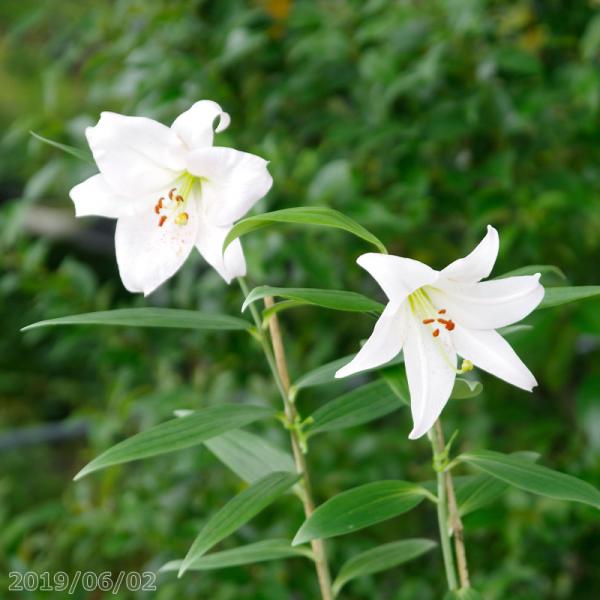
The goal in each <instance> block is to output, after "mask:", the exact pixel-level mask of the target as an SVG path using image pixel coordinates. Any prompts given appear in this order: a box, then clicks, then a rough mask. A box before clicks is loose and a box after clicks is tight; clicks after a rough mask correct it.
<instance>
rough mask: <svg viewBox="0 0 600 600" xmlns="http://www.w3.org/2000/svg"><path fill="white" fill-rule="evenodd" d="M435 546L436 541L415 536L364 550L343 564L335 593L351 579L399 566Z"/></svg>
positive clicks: (335, 584) (335, 585) (334, 589)
mask: <svg viewBox="0 0 600 600" xmlns="http://www.w3.org/2000/svg"><path fill="white" fill-rule="evenodd" d="M435 546H436V543H435V542H432V541H431V540H426V539H421V538H415V539H410V540H402V541H399V542H391V543H389V544H383V545H382V546H378V547H377V548H373V549H371V550H367V551H366V552H362V553H361V554H358V555H357V556H354V557H352V558H351V559H350V560H349V561H347V562H346V563H345V564H344V565H342V568H341V569H340V572H339V573H338V576H337V577H336V579H335V581H334V582H333V595H334V597H335V596H337V595H338V594H339V593H340V590H341V589H342V587H343V586H344V585H345V584H346V583H348V581H350V580H351V579H356V578H357V577H364V576H365V575H372V574H373V573H379V572H381V571H386V570H388V569H391V568H393V567H397V566H398V565H401V564H403V563H405V562H408V561H410V560H413V559H415V558H417V557H419V556H421V555H422V554H425V553H426V552H429V551H430V550H432V549H433V548H435Z"/></svg>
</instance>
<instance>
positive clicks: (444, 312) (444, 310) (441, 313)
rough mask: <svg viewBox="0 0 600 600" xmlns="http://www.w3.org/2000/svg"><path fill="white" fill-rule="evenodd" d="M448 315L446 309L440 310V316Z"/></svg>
mask: <svg viewBox="0 0 600 600" xmlns="http://www.w3.org/2000/svg"><path fill="white" fill-rule="evenodd" d="M445 314H446V309H445V308H442V309H441V310H438V315H445Z"/></svg>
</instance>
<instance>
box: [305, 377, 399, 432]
mask: <svg viewBox="0 0 600 600" xmlns="http://www.w3.org/2000/svg"><path fill="white" fill-rule="evenodd" d="M403 406H405V405H404V403H403V402H402V401H401V400H400V399H399V398H398V396H397V395H396V394H395V393H394V391H393V390H392V389H391V388H390V386H389V385H388V384H387V383H386V382H385V381H381V380H380V381H374V382H372V383H367V384H366V385H363V386H361V387H359V388H357V389H355V390H352V391H350V392H348V393H346V394H343V395H342V396H339V397H338V398H335V400H331V402H328V403H327V404H324V405H323V406H321V408H319V409H317V410H316V411H315V412H314V413H313V414H312V415H311V416H312V418H313V419H314V423H312V424H311V425H309V427H308V428H307V433H308V435H309V436H312V435H315V434H317V433H322V432H324V431H333V430H335V429H346V428H347V427H355V426H357V425H362V424H363V423H368V422H369V421H373V420H374V419H378V418H380V417H383V416H384V415H387V414H389V413H391V412H393V411H395V410H398V409H399V408H402V407H403Z"/></svg>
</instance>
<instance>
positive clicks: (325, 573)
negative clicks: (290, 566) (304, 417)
mask: <svg viewBox="0 0 600 600" xmlns="http://www.w3.org/2000/svg"><path fill="white" fill-rule="evenodd" d="M238 282H239V284H240V288H241V289H242V292H243V294H244V297H247V296H248V292H249V290H248V286H247V285H246V281H245V280H244V279H243V278H242V277H240V278H238ZM264 302H265V306H266V307H267V308H268V307H270V306H272V305H273V299H272V298H270V297H267V298H265V301H264ZM250 312H251V313H252V318H253V319H254V323H255V325H256V329H257V334H258V336H259V340H260V343H261V346H262V348H263V352H264V354H265V358H266V359H267V362H268V363H269V367H270V369H271V373H272V375H273V378H274V380H275V383H276V384H277V388H278V389H279V392H280V394H281V398H282V400H283V407H284V412H285V420H286V423H287V425H286V429H287V430H288V431H289V432H290V441H291V445H292V453H293V456H294V464H295V467H296V472H297V473H299V474H300V475H302V495H301V497H302V504H303V506H304V514H305V516H306V518H307V519H308V517H310V516H311V515H312V513H313V512H314V510H315V504H314V501H313V498H312V487H311V483H310V475H309V470H308V465H307V463H306V457H305V455H304V449H303V448H304V443H303V439H302V432H301V430H300V429H301V428H300V427H298V426H297V424H298V423H299V422H300V417H299V415H298V411H297V410H296V405H295V404H294V403H293V402H292V401H291V399H290V393H289V391H290V378H289V373H288V368H287V360H286V357H285V350H284V347H283V339H282V336H281V330H280V328H279V321H278V319H277V315H272V316H271V318H270V319H269V334H270V338H271V343H269V340H268V339H267V336H266V335H265V333H264V331H263V327H262V323H261V318H260V314H259V313H258V310H257V309H256V307H255V306H254V304H250ZM311 546H312V551H313V555H314V559H315V567H316V571H317V578H318V581H319V588H320V591H321V598H322V600H333V592H332V589H331V575H330V573H329V565H328V561H327V553H326V550H325V544H324V542H323V540H319V539H316V540H313V541H312V542H311Z"/></svg>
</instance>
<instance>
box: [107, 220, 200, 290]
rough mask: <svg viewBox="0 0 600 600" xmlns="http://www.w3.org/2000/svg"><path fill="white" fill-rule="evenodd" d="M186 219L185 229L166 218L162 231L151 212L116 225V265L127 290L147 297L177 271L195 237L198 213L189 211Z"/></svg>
mask: <svg viewBox="0 0 600 600" xmlns="http://www.w3.org/2000/svg"><path fill="white" fill-rule="evenodd" d="M188 215H189V218H188V222H187V223H186V224H185V225H177V224H176V223H175V222H174V219H173V218H168V219H167V220H166V221H165V222H164V224H163V226H162V227H159V226H158V222H159V221H158V219H159V218H158V217H157V216H156V214H154V212H153V211H144V212H142V213H140V214H138V215H135V216H127V217H121V218H120V219H119V220H118V221H117V228H116V232H115V249H116V253H117V263H118V265H119V273H120V275H121V280H122V281H123V285H125V287H126V288H127V290H129V291H130V292H143V293H144V295H145V296H147V295H148V294H150V293H152V292H153V291H154V290H155V289H156V288H157V287H158V286H159V285H161V284H162V283H164V282H165V281H166V280H167V279H169V278H170V277H172V276H173V275H174V274H175V273H176V272H177V271H178V270H179V268H180V267H181V265H183V263H184V262H185V260H186V258H187V257H188V256H189V254H190V252H191V250H192V248H193V247H194V243H195V241H196V238H197V235H198V213H197V211H192V210H190V211H189V212H188Z"/></svg>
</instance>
